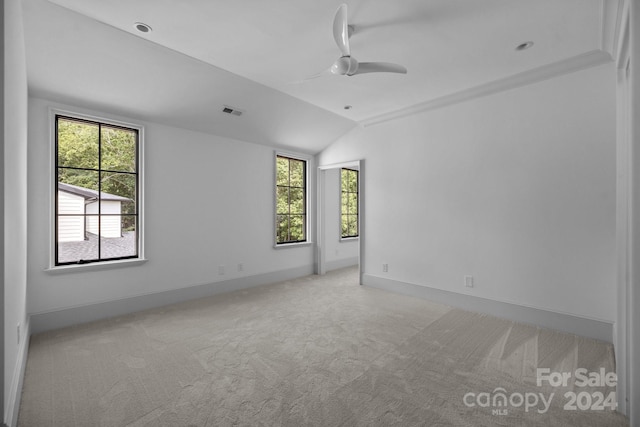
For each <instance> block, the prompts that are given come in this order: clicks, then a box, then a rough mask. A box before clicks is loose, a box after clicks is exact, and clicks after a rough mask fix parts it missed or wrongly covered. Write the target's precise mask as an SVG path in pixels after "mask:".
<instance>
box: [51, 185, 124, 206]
mask: <svg viewBox="0 0 640 427" xmlns="http://www.w3.org/2000/svg"><path fill="white" fill-rule="evenodd" d="M58 190H60V191H64V192H65V193H71V194H75V195H77V196H81V197H84V199H85V200H97V199H98V192H97V191H96V190H91V189H89V188H84V187H79V186H77V185H71V184H64V183H62V182H58ZM100 196H101V197H100V198H101V199H102V200H112V201H116V202H130V201H131V199H128V198H126V197H122V196H116V195H115V194H109V193H105V192H104V191H102V192H101V193H100Z"/></svg>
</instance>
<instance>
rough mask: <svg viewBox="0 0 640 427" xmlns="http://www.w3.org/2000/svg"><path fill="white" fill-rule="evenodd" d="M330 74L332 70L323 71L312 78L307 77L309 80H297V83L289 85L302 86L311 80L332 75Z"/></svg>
mask: <svg viewBox="0 0 640 427" xmlns="http://www.w3.org/2000/svg"><path fill="white" fill-rule="evenodd" d="M330 72H331V71H330V70H324V71H322V72H319V73H317V74H314V75H312V76H309V77H307V78H305V79H302V80H295V81H292V82H289V84H301V83H306V82H308V81H309V80H315V79H317V78H318V77H322V76H323V75H325V74H328V73H330Z"/></svg>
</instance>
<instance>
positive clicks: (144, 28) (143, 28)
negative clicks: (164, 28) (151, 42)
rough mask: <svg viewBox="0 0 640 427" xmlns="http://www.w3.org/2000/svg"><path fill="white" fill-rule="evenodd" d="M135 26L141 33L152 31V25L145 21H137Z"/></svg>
mask: <svg viewBox="0 0 640 427" xmlns="http://www.w3.org/2000/svg"><path fill="white" fill-rule="evenodd" d="M133 27H134V28H135V29H136V30H138V31H140V32H141V33H150V32H151V31H152V30H151V27H150V26H148V25H147V24H145V23H143V22H136V23H135V24H133Z"/></svg>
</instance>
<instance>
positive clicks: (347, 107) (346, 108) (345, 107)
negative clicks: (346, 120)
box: [344, 105, 353, 110]
mask: <svg viewBox="0 0 640 427" xmlns="http://www.w3.org/2000/svg"><path fill="white" fill-rule="evenodd" d="M352 108H353V107H352V106H351V105H345V106H344V109H345V110H351V109H352Z"/></svg>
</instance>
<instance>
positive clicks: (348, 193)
mask: <svg viewBox="0 0 640 427" xmlns="http://www.w3.org/2000/svg"><path fill="white" fill-rule="evenodd" d="M341 189H342V197H341V203H340V206H341V229H342V233H341V236H342V238H343V239H345V238H349V237H358V171H357V170H353V169H344V168H343V169H342V171H341Z"/></svg>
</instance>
